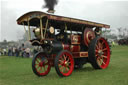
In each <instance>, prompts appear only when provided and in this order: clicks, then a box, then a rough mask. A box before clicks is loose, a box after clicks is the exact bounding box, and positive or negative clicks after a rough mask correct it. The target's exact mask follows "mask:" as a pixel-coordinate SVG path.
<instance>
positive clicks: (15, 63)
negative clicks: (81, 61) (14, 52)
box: [0, 46, 128, 85]
mask: <svg viewBox="0 0 128 85" xmlns="http://www.w3.org/2000/svg"><path fill="white" fill-rule="evenodd" d="M31 63H32V59H30V58H16V57H8V56H0V85H128V46H115V47H113V48H112V55H111V61H110V64H109V67H108V68H107V69H104V70H94V69H93V68H92V66H91V65H90V64H85V65H84V68H82V69H79V70H74V71H73V73H72V75H71V76H69V77H64V78H61V77H59V76H58V75H57V73H56V71H55V69H54V68H52V69H51V71H50V73H49V74H48V75H47V76H45V77H37V76H36V75H35V74H34V73H33V72H32V67H31Z"/></svg>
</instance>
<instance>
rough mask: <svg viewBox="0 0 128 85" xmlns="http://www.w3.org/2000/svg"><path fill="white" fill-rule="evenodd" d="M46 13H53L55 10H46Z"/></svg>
mask: <svg viewBox="0 0 128 85" xmlns="http://www.w3.org/2000/svg"><path fill="white" fill-rule="evenodd" d="M47 12H48V13H51V14H54V12H55V10H48V11H47Z"/></svg>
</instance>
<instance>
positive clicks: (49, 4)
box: [44, 0, 58, 10]
mask: <svg viewBox="0 0 128 85" xmlns="http://www.w3.org/2000/svg"><path fill="white" fill-rule="evenodd" d="M44 1H45V6H44V8H48V10H54V7H55V5H57V3H58V0H44Z"/></svg>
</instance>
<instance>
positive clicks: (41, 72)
mask: <svg viewBox="0 0 128 85" xmlns="http://www.w3.org/2000/svg"><path fill="white" fill-rule="evenodd" d="M50 69H51V66H50V63H49V60H48V58H47V55H46V54H45V53H43V52H40V53H37V54H36V56H35V57H34V58H33V60H32V70H33V72H34V73H35V74H36V75H37V76H45V75H47V74H48V73H49V72H50Z"/></svg>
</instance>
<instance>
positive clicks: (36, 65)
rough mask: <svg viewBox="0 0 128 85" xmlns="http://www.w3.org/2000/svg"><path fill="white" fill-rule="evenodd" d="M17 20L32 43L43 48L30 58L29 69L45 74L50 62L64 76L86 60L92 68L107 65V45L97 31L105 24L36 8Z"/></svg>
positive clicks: (102, 67) (101, 67)
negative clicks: (45, 11)
mask: <svg viewBox="0 0 128 85" xmlns="http://www.w3.org/2000/svg"><path fill="white" fill-rule="evenodd" d="M17 23H18V24H19V25H24V29H25V31H26V34H27V35H28V39H29V41H30V42H31V43H32V45H33V46H40V47H41V48H42V49H43V50H42V51H41V52H38V53H37V54H36V55H35V56H34V57H33V60H32V70H33V72H34V73H35V74H36V75H38V76H45V75H47V74H48V73H49V72H50V69H51V67H52V66H55V70H56V72H57V74H58V75H59V76H61V77H65V76H69V75H71V73H72V72H73V70H74V68H81V67H82V66H83V65H84V64H85V63H87V62H89V63H91V65H92V66H93V67H94V68H95V69H105V68H107V67H108V65H109V61H110V48H109V45H108V43H107V41H106V40H105V39H104V38H103V37H101V35H100V32H101V28H110V26H109V25H105V24H100V23H95V22H90V21H86V20H79V19H74V18H68V17H62V16H56V15H51V14H47V13H44V12H39V11H34V12H29V13H26V14H24V15H23V16H21V17H20V18H19V19H18V20H17ZM26 27H28V30H26ZM94 29H95V30H94Z"/></svg>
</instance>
